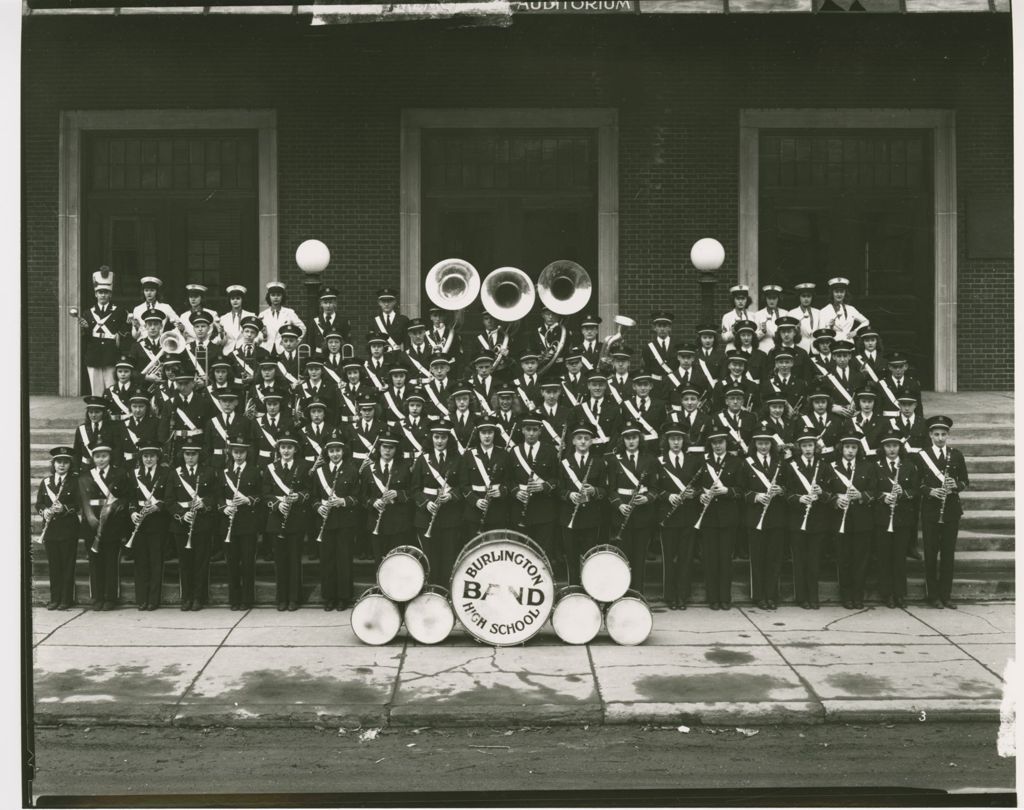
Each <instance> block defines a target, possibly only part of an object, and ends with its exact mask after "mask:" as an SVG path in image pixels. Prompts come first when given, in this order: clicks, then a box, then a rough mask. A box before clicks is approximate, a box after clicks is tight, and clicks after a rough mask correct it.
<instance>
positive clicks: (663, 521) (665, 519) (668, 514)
mask: <svg viewBox="0 0 1024 810" xmlns="http://www.w3.org/2000/svg"><path fill="white" fill-rule="evenodd" d="M700 474H701V470H697V473H696V475H694V476H693V478H691V479H690V482H689V483H688V484H685V485H684V486H683V488H682V489H681V490H680V491H679V494H680V495H682V494H683V493H684V492H686V490H688V489H689V488H690V487H692V486H693V485H694V483H695V482H696V481H697V477H698V476H699V475H700ZM682 505H683V501H682V499H681V498H680V500H679V503H677V504H676V505H675V506H670V507H669V508H668V511H667V512H666V513H665V517H663V518H662V519H661V522H660V523H659V524H658V525H659V526H664V525H665V524H666V523H668V519H669V518H670V517H672V515H674V514H675V512H676V510H677V509H678V508H679V507H680V506H682Z"/></svg>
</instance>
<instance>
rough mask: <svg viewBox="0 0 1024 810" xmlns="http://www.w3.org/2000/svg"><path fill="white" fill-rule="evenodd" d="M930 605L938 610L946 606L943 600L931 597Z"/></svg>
mask: <svg viewBox="0 0 1024 810" xmlns="http://www.w3.org/2000/svg"><path fill="white" fill-rule="evenodd" d="M928 605H929V607H933V608H935V609H936V610H942V609H943V608H944V607H945V605H944V604H942V602H940V601H939V600H938V599H929V600H928Z"/></svg>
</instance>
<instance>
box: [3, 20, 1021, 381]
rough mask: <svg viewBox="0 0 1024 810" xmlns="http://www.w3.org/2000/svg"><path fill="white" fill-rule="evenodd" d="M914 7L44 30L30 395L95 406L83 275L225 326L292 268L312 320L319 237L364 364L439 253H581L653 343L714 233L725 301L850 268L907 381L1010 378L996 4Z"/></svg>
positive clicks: (1003, 27)
mask: <svg viewBox="0 0 1024 810" xmlns="http://www.w3.org/2000/svg"><path fill="white" fill-rule="evenodd" d="M911 2H912V0H903V2H901V3H900V2H897V3H893V6H894V12H895V13H870V8H869V12H868V13H852V12H845V13H831V14H829V13H825V12H824V11H821V10H820V9H821V8H822V3H820V2H818V3H816V4H815V7H814V8H815V9H819V11H814V10H805V11H803V12H799V11H795V12H793V13H763V14H762V13H717V14H716V13H707V14H688V13H678V14H676V13H639V12H640V11H645V10H646V11H651V10H654V9H653V7H662V8H663V10H664V9H667V8H669V7H671V6H673V4H660V3H651V4H650V7H648V8H646V9H644V8H643V4H641V6H640V7H638V6H637V5H636V4H630V3H626V4H620V5H622V9H621V10H624V11H627V12H629V13H604V14H602V13H587V10H586V9H583V10H581V11H580V13H569V12H571V9H563V11H566V13H562V14H546V13H536V14H534V13H529V12H530V11H531V9H527V8H524V9H523V12H524V13H521V14H516V15H515V16H514V17H513V18H512V19H511V21H509V20H505V21H504V24H501V25H497V24H489V23H488V22H486V21H484V20H480V21H476V24H472V25H471V24H468V23H467V22H466V21H465V20H455V21H452V20H434V21H417V22H400V21H388V22H380V23H373V24H358V23H355V22H350V21H345V20H343V19H341V18H333V19H320V20H318V22H320V23H323V24H317V25H314V24H311V23H312V22H313V21H314V18H312V17H311V16H309V15H307V14H304V13H299V12H300V11H301V10H300V9H298V8H295V7H293V8H292V9H291V12H292V13H290V14H284V13H270V12H268V13H261V14H257V13H250V14H241V13H239V14H211V13H205V14H186V13H182V14H158V13H150V14H128V13H121V14H119V15H116V16H113V15H109V14H105V15H82V14H74V15H67V14H58V13H46V12H47V10H45V9H38V10H34V11H33V12H32V13H30V14H29V15H28V16H27V17H26V19H25V20H24V23H25V24H24V59H23V81H24V100H23V183H24V198H23V199H24V208H23V211H24V218H23V223H24V232H25V252H24V256H25V259H24V263H25V267H24V272H25V273H26V278H27V284H25V285H24V289H25V295H26V297H27V302H26V305H27V312H28V316H27V331H28V340H27V341H26V352H27V354H28V368H29V377H28V385H29V391H30V393H33V394H57V393H60V394H65V395H74V394H78V393H79V392H80V391H84V390H85V388H83V386H82V378H81V368H80V367H81V363H80V355H79V347H78V332H77V329H76V327H75V323H74V321H73V320H72V319H71V318H69V317H67V315H66V310H67V308H68V307H69V306H78V305H81V304H85V305H88V303H89V301H90V296H89V287H90V283H89V279H90V277H91V274H92V272H93V271H94V270H95V269H96V268H97V267H99V266H100V265H102V264H107V265H110V266H111V267H112V268H113V270H114V271H115V273H116V274H117V289H116V296H115V300H117V301H119V302H123V303H125V304H130V303H135V302H137V301H138V300H139V291H138V285H137V279H138V278H139V277H141V276H144V275H150V274H156V275H159V276H160V277H161V278H163V280H164V282H165V290H166V291H167V294H166V295H165V298H166V299H167V300H168V302H169V303H171V304H172V305H174V306H175V307H176V308H178V309H179V310H180V309H181V308H182V307H183V306H184V304H185V301H184V294H183V286H184V284H185V283H186V282H187V281H202V282H203V283H205V284H207V285H208V286H209V287H210V289H211V292H212V293H213V297H212V303H213V304H214V305H216V306H218V307H221V308H222V307H223V306H224V297H223V292H222V291H223V288H224V287H225V286H226V285H227V284H230V283H232V282H241V283H244V284H247V285H248V287H249V290H250V292H249V297H248V299H247V300H246V307H247V308H248V309H259V308H261V307H262V306H263V301H262V296H263V285H264V284H265V283H266V282H267V281H269V280H271V279H275V278H280V279H281V280H283V281H284V282H285V283H286V284H287V285H288V292H289V295H290V297H291V301H290V303H291V304H292V305H295V306H296V307H297V308H298V309H299V311H300V312H301V313H302V314H305V313H306V312H307V311H308V310H309V307H310V302H308V301H307V300H306V299H305V291H304V287H303V281H304V278H303V274H302V272H301V271H300V270H299V269H298V268H297V267H296V265H295V259H294V254H295V249H296V247H297V246H298V245H299V244H300V243H301V242H302V241H304V240H305V239H310V238H316V239H320V240H322V241H323V242H325V243H326V244H327V245H328V246H329V247H330V249H331V255H332V259H331V264H330V266H329V268H328V269H327V271H326V272H325V274H324V281H325V283H330V284H333V285H336V286H338V287H339V288H340V289H341V290H342V299H341V302H340V309H341V310H342V311H343V313H344V314H345V315H346V316H347V317H349V318H350V319H351V320H352V323H353V325H354V334H355V336H356V341H355V342H356V343H357V351H360V352H361V351H363V348H362V338H363V336H364V335H365V332H366V330H367V328H368V327H369V322H370V317H371V315H372V313H373V312H374V309H375V296H376V290H377V289H378V288H380V287H382V286H385V285H389V286H395V287H397V288H398V289H399V290H400V291H401V308H402V310H403V311H404V312H406V313H408V314H419V313H420V312H421V311H422V310H423V309H425V305H426V301H427V299H426V297H425V293H424V290H423V280H424V278H425V276H426V273H427V271H428V270H429V268H430V267H431V266H432V265H433V264H434V263H435V262H436V261H438V260H440V259H443V258H446V257H449V256H456V257H460V258H464V259H467V260H468V261H470V262H472V263H473V264H474V265H475V266H476V267H477V268H478V269H479V270H480V271H481V273H482V274H486V273H487V272H488V271H489V270H491V269H493V268H495V267H499V266H508V265H511V266H517V267H521V268H523V269H524V270H526V271H527V272H528V273H529V274H530V275H531V276H532V277H533V278H536V277H537V275H538V273H539V271H540V269H541V268H542V267H543V266H544V265H546V264H547V263H548V262H550V261H553V260H555V259H564V258H568V259H574V260H576V261H578V262H580V263H581V264H582V265H583V266H584V267H585V268H586V269H587V270H588V272H589V273H590V275H591V277H592V279H593V282H594V300H593V308H594V309H595V310H596V311H597V312H599V313H600V314H601V315H602V316H603V318H604V321H605V324H606V325H607V324H609V323H610V321H611V319H612V316H614V315H615V314H618V313H621V314H626V315H630V316H632V317H634V318H636V319H637V320H638V322H639V323H640V327H639V328H640V329H641V330H643V331H644V332H646V324H647V321H648V318H649V315H650V313H651V311H652V310H654V309H661V308H667V309H669V310H671V311H673V312H674V314H675V318H676V327H675V330H676V333H677V334H686V333H690V334H692V330H693V328H694V326H695V325H696V323H697V320H698V317H699V308H700V300H699V296H700V291H699V285H698V281H697V274H696V272H695V271H694V269H693V267H692V266H691V265H690V262H689V250H690V246H691V245H692V244H693V243H694V242H695V241H696V240H697V239H699V238H701V237H705V236H713V237H715V238H717V239H719V240H720V241H721V242H722V244H723V245H724V246H725V249H726V260H725V264H724V265H723V267H722V268H721V270H720V271H719V282H718V284H717V290H716V296H717V297H716V303H717V306H716V309H717V311H719V312H724V311H725V310H726V309H727V308H728V307H729V302H728V287H729V286H730V284H732V283H735V282H736V281H737V280H739V281H743V282H746V283H749V284H750V285H751V287H752V288H754V287H756V285H758V284H760V283H767V282H773V281H774V282H777V283H780V284H782V285H783V286H784V287H786V288H787V290H789V289H791V287H792V285H793V284H795V283H797V282H799V281H803V280H813V281H817V282H818V283H819V284H822V285H823V284H824V282H825V281H826V280H827V279H828V278H829V277H831V276H834V275H844V276H847V277H849V278H850V279H851V282H852V287H851V294H852V297H853V300H854V301H855V302H856V303H857V306H858V307H860V308H861V309H862V310H864V311H865V312H867V313H868V314H869V315H871V316H872V320H873V322H874V323H875V324H876V325H877V326H878V327H879V328H880V329H881V331H882V335H883V338H884V339H885V341H886V343H887V345H888V346H889V347H890V348H901V349H903V350H905V351H907V352H908V353H910V354H911V356H912V358H913V362H914V365H915V367H916V369H917V373H918V374H919V375H920V376H921V378H922V381H923V382H924V384H925V386H926V387H928V388H935V389H937V390H1003V389H1010V388H1012V387H1013V379H1012V374H1013V347H1012V341H1011V340H1008V339H1007V334H1008V330H1007V325H1009V324H1011V323H1012V312H1013V259H1012V202H1013V195H1012V157H1013V155H1012V140H1013V131H1012V81H1011V61H1012V48H1011V26H1010V15H1009V14H1008V13H1004V12H1003V11H1001V10H1000V6H999V5H996V6H991V5H990V4H989V3H988V2H984V3H982V4H981V6H979V7H978V9H977V10H974V11H969V12H968V11H963V12H959V13H932V12H931V11H930V10H929V8H921V9H920V10H916V4H915V7H914V8H907V4H909V3H911ZM527 5H529V4H527ZM584 5H586V4H584ZM675 5H676V8H675V10H679V4H675ZM682 5H683V6H686V3H683V4H682ZM697 5H702V6H703V5H706V6H709V7H710V6H714V3H700V4H697ZM718 5H719V6H721V8H720V9H718V10H719V11H724V10H725V6H724V5H723V4H722V3H721V2H720V0H719V3H718ZM739 5H740V6H754V7H756V6H757V5H758V4H756V3H753V4H751V3H749V2H748V3H741V4H739ZM762 5H763V6H765V7H767V6H770V5H771V4H770V3H764V4H762ZM776 5H779V6H781V7H788V6H792V5H793V4H788V3H780V4H776ZM826 5H827V4H826ZM833 5H836V4H833ZM867 5H868V6H869V7H870V6H871V4H867ZM932 5H934V4H932ZM939 5H941V4H939ZM957 5H958V7H959V6H963V7H965V8H974V6H975V5H976V4H973V3H960V4H957ZM736 6H737V4H736V3H735V2H731V3H730V4H729V5H728V8H729V10H730V11H733V12H734V11H735V7H736ZM847 6H849V3H847V2H845V0H844V2H842V3H840V4H839V6H837V8H838V7H842V8H845V7H847ZM925 6H928V4H925ZM581 8H582V7H581ZM532 10H535V11H541V12H542V11H543V7H542V6H537V8H536V9H532ZM593 10H594V9H590V11H593ZM707 10H709V11H713V10H714V9H713V8H709V9H707ZM278 11H280V9H278ZM795 303H796V302H795V299H794V298H793V297H792V296H791V294H789V293H788V292H787V295H786V297H785V298H784V300H783V305H784V306H793V305H795ZM473 323H474V317H473V313H470V314H469V317H467V324H468V325H470V326H471V325H472V324H473Z"/></svg>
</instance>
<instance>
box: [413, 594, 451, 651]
mask: <svg viewBox="0 0 1024 810" xmlns="http://www.w3.org/2000/svg"><path fill="white" fill-rule="evenodd" d="M438 598H440V599H441V600H443V603H444V606H445V610H447V615H446V616H444V615H442V613H439V614H438V615H437V616H426V615H425V610H424V608H425V605H424V602H427V601H431V602H433V603H434V604H435V605H436V600H437V599H438ZM438 620H440V623H438ZM405 629H406V631H407V632H408V633H409V635H410V636H412V638H413V639H414V640H415V641H417V642H419V643H420V644H437V643H439V642H441V641H444V640H445V639H446V638H448V636H449V635H451V632H452V630H453V629H455V612H454V611H453V610H452V606H451V599H450V598H449V595H448V589H447V588H443V587H441V586H440V585H428V586H427V587H426V588H424V589H423V592H422V593H420V594H419V595H418V596H416V597H414V598H413V599H411V600H410V601H409V603H408V604H407V605H406V606H405Z"/></svg>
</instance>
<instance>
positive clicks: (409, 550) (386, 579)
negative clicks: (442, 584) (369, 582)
mask: <svg viewBox="0 0 1024 810" xmlns="http://www.w3.org/2000/svg"><path fill="white" fill-rule="evenodd" d="M406 557H408V558H410V562H409V566H410V570H411V571H412V573H413V579H412V580H410V581H409V582H404V581H402V582H397V581H390V577H391V576H392V575H391V574H389V573H388V571H390V570H393V569H394V567H395V563H397V562H399V561H400V560H401V561H403V562H404V558H406ZM389 562H390V565H389ZM417 563H418V564H419V570H420V573H419V574H417V573H415V567H416V564H417ZM429 574H430V560H428V559H427V555H426V554H425V553H424V552H423V549H421V548H420V547H419V546H396V547H395V548H393V549H391V551H389V552H388V553H387V554H385V555H384V559H382V560H381V561H380V565H379V566H377V587H378V588H380V589H381V592H382V593H383V594H384V595H385V596H386V597H387V598H388V599H391V600H393V601H395V602H408V601H409V600H410V599H412V598H414V597H415V596H417V595H418V594H419V593H420V592H422V590H423V587H424V586H425V585H426V584H427V578H428V576H429ZM417 583H418V584H417Z"/></svg>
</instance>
